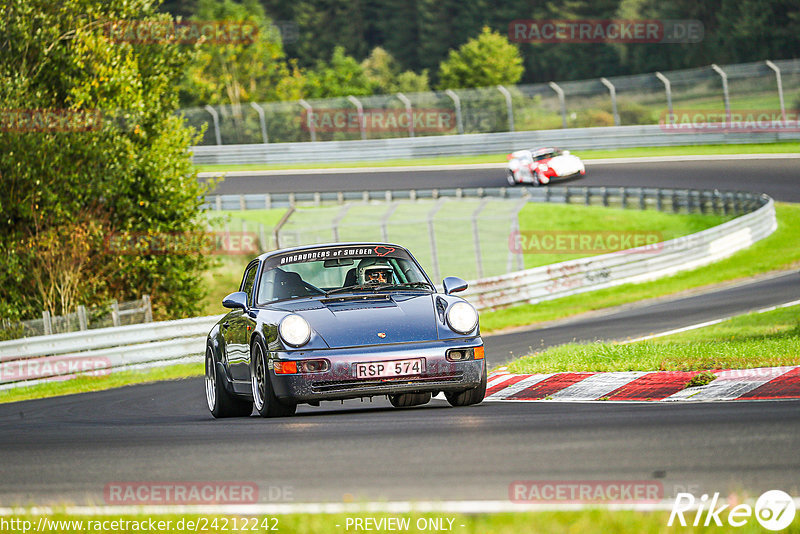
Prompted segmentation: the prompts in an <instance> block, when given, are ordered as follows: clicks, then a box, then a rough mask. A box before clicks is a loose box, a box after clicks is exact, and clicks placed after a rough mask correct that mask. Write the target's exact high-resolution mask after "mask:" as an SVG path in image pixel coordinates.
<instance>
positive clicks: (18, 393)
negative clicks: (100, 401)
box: [0, 362, 204, 404]
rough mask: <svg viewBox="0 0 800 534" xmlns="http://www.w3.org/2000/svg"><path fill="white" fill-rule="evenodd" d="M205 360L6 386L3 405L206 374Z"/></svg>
mask: <svg viewBox="0 0 800 534" xmlns="http://www.w3.org/2000/svg"><path fill="white" fill-rule="evenodd" d="M203 372H204V370H203V363H202V362H199V363H182V364H177V365H168V366H164V367H154V368H152V369H141V370H133V371H119V372H117V373H112V374H110V375H107V376H84V377H80V378H75V379H72V380H64V381H58V382H47V383H42V384H35V385H32V386H26V387H19V388H14V389H4V390H2V391H0V404H2V403H5V402H16V401H22V400H30V399H40V398H44V397H56V396H60V395H72V394H75V393H87V392H89V391H102V390H104V389H113V388H118V387H122V386H128V385H131V384H143V383H147V382H158V381H160V380H176V379H180V378H189V377H194V376H202V375H203Z"/></svg>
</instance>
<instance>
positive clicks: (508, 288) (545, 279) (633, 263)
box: [463, 195, 777, 310]
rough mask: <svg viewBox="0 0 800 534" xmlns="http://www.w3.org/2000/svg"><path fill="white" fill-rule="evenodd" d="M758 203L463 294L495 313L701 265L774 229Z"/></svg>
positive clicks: (766, 206)
mask: <svg viewBox="0 0 800 534" xmlns="http://www.w3.org/2000/svg"><path fill="white" fill-rule="evenodd" d="M757 200H758V202H759V203H760V204H761V206H760V207H759V208H758V209H756V210H755V211H753V212H751V213H748V214H746V215H743V216H741V217H738V218H736V219H733V220H731V221H728V222H726V223H723V224H721V225H719V226H715V227H713V228H709V229H707V230H704V231H702V232H698V233H695V234H691V235H688V236H684V237H679V238H677V239H673V240H670V241H666V242H664V243H661V244H659V245H658V246H656V247H654V246H650V247H647V246H645V247H639V248H635V249H629V250H625V251H621V252H615V253H611V254H604V255H600V256H591V257H587V258H581V259H578V260H572V261H565V262H561V263H556V264H552V265H545V266H542V267H536V268H534V269H528V270H524V271H518V272H514V273H509V274H505V275H501V276H494V277H490V278H484V279H482V280H476V281H473V282H471V283H470V287H469V289H468V290H467V291H466V292H465V293H464V294H463V296H464V298H466V299H467V300H469V301H470V302H471V303H472V304H473V305H475V306H476V307H477V308H478V309H482V310H485V309H495V308H500V307H505V306H510V305H514V304H522V303H530V304H536V303H537V302H542V301H545V300H552V299H557V298H561V297H566V296H569V295H576V294H579V293H583V292H586V291H594V290H596V289H603V288H606V287H611V286H616V285H620V284H626V283H633V282H645V281H648V280H654V279H656V278H661V277H664V276H670V275H673V274H675V273H678V272H680V271H685V270H689V269H695V268H698V267H702V266H704V265H708V264H710V263H713V262H715V261H718V260H720V259H723V258H726V257H728V256H730V255H731V254H733V253H735V252H737V251H739V250H742V249H744V248H747V247H749V246H750V245H752V244H753V243H755V242H756V241H759V240H760V239H763V238H765V237H767V236H768V235H770V234H771V233H772V232H774V231H775V229H776V228H777V221H776V219H775V206H774V202H773V200H772V199H771V198H769V197H768V196H766V195H761V196H760V197H758V199H757Z"/></svg>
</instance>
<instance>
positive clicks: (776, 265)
mask: <svg viewBox="0 0 800 534" xmlns="http://www.w3.org/2000/svg"><path fill="white" fill-rule="evenodd" d="M776 213H777V218H778V229H777V230H775V232H774V233H773V234H772V235H770V236H769V237H767V238H765V239H762V240H761V241H759V242H757V243H756V244H754V245H753V246H751V247H749V248H747V249H745V250H742V251H739V252H737V253H735V254H733V255H732V256H730V257H729V258H726V259H724V260H721V261H718V262H715V263H713V264H711V265H707V266H705V267H701V268H699V269H693V270H690V271H685V272H683V273H679V274H676V275H674V276H670V277H668V278H662V279H659V280H654V281H651V282H644V283H641V284H624V285H620V286H616V287H610V288H607V289H600V290H597V291H592V292H589V293H582V294H579V295H572V296H569V297H564V298H560V299H555V300H548V301H545V302H540V303H539V304H523V305H519V306H512V307H509V308H505V309H501V310H495V311H487V312H482V313H481V331H483V332H484V333H485V332H491V331H497V330H501V329H504V328H508V327H515V326H525V325H532V324H536V323H540V322H543V321H551V320H555V319H562V318H565V317H570V316H573V315H577V314H580V313H585V312H589V311H593V310H601V309H604V308H610V307H613V306H619V305H622V304H629V303H632V302H637V301H640V300H645V299H649V298H655V297H662V296H665V295H672V294H675V293H679V292H681V291H684V290H687V289H694V288H701V287H704V286H711V285H713V284H719V283H721V282H726V281H730V280H739V279H744V278H748V277H751V276H754V275H757V274H762V273H767V272H771V271H778V270H786V269H792V268H796V267H798V266H799V265H800V205H798V204H786V203H780V202H779V203H776Z"/></svg>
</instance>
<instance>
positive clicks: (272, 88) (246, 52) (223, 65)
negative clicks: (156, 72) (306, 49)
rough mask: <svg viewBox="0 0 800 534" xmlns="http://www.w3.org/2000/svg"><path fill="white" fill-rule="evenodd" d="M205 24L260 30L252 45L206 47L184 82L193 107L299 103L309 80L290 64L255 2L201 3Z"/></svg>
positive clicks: (199, 50)
mask: <svg viewBox="0 0 800 534" xmlns="http://www.w3.org/2000/svg"><path fill="white" fill-rule="evenodd" d="M192 18H193V19H195V20H200V21H229V22H235V23H250V24H253V25H254V26H255V27H256V28H257V30H258V31H257V33H255V35H256V37H255V39H254V40H253V41H250V40H249V39H244V38H243V39H241V40H239V41H234V42H230V43H225V44H220V43H205V44H201V45H200V46H198V47H197V56H196V59H195V60H194V61H193V62H192V63H191V67H190V68H189V69H188V70H187V71H186V76H185V78H184V79H183V82H182V87H181V90H182V93H183V94H182V100H183V103H184V104H188V105H205V104H210V105H217V104H233V105H238V104H239V103H240V102H267V101H274V100H297V99H298V98H301V96H302V93H301V91H302V87H303V84H304V79H303V76H302V74H301V73H300V70H299V69H298V68H297V66H296V64H295V62H293V61H287V60H286V57H285V55H284V52H283V46H282V44H281V37H280V32H279V31H278V29H277V28H275V27H274V26H272V24H271V21H270V20H269V18H268V17H267V16H266V15H265V14H264V8H263V7H261V5H260V4H259V3H258V2H257V1H256V0H245V2H244V3H242V4H239V3H237V2H234V1H233V0H222V1H219V0H200V2H199V4H198V8H197V12H196V14H195V15H194V16H193V17H192Z"/></svg>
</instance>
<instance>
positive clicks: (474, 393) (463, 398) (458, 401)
mask: <svg viewBox="0 0 800 534" xmlns="http://www.w3.org/2000/svg"><path fill="white" fill-rule="evenodd" d="M444 396H445V397H446V398H447V402H449V403H450V405H451V406H470V405H472V404H478V403H479V402H481V401H482V400H483V398H484V397H485V396H486V362H484V363H483V376H482V377H481V383H480V385H479V386H478V387H475V388H472V389H466V390H464V391H455V392H448V391H445V392H444Z"/></svg>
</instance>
